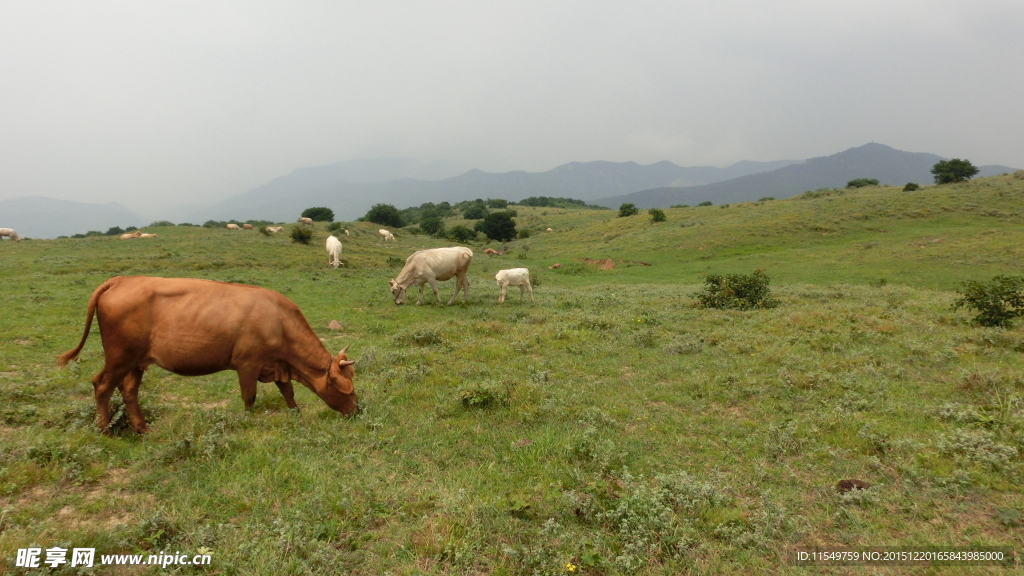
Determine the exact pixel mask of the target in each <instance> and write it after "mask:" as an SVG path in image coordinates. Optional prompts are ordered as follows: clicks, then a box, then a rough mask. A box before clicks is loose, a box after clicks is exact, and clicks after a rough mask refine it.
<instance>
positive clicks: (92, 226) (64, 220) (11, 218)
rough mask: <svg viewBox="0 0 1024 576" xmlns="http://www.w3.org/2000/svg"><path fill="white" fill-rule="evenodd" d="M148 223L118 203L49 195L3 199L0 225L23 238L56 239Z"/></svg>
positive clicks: (0, 205) (0, 209)
mask: <svg viewBox="0 0 1024 576" xmlns="http://www.w3.org/2000/svg"><path fill="white" fill-rule="evenodd" d="M144 223H145V222H143V219H142V217H141V216H139V215H138V214H136V213H135V212H132V211H131V210H129V209H127V208H125V207H124V206H122V205H121V204H118V203H117V202H107V203H106V204H89V203H87V202H72V201H70V200H57V199H55V198H47V197H46V196H24V197H22V198H12V199H10V200H0V227H4V228H14V229H15V230H17V231H18V234H19V235H20V236H22V237H23V238H24V237H28V238H55V237H57V236H70V235H71V234H76V233H85V232H88V231H90V230H98V231H100V232H106V231H107V230H109V229H110V228H112V227H114V226H120V227H122V228H124V227H127V226H142V225H143V224H144Z"/></svg>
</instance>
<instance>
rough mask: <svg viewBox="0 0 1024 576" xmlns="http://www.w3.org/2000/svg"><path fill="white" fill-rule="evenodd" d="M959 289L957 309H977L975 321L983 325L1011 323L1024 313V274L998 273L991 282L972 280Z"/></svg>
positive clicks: (955, 308) (956, 302)
mask: <svg viewBox="0 0 1024 576" xmlns="http://www.w3.org/2000/svg"><path fill="white" fill-rule="evenodd" d="M957 293H958V294H960V298H957V299H956V301H955V302H953V309H954V310H958V309H960V308H970V309H973V310H977V311H978V312H980V314H978V315H977V316H975V317H974V321H975V322H977V323H978V324H981V325H982V326H1009V325H1010V324H1011V321H1012V320H1013V319H1014V318H1017V317H1019V316H1022V315H1024V276H995V277H994V278H992V280H991V281H990V282H988V283H985V282H978V281H975V280H968V281H966V282H964V287H963V289H961V290H957Z"/></svg>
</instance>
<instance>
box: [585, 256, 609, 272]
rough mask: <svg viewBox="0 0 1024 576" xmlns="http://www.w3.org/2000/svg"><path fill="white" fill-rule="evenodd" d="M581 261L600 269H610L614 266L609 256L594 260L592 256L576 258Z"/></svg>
mask: <svg viewBox="0 0 1024 576" xmlns="http://www.w3.org/2000/svg"><path fill="white" fill-rule="evenodd" d="M577 260H579V261H581V262H586V263H587V264H590V265H591V266H597V267H598V268H600V269H601V270H611V269H612V268H615V261H614V260H612V259H610V258H604V259H601V260H594V259H593V258H577Z"/></svg>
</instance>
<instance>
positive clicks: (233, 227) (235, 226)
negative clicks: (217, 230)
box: [225, 224, 241, 230]
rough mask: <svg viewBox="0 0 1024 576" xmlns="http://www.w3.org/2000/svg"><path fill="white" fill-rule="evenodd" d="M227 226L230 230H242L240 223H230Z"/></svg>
mask: <svg viewBox="0 0 1024 576" xmlns="http://www.w3.org/2000/svg"><path fill="white" fill-rule="evenodd" d="M225 228H227V229H228V230H241V228H240V227H239V226H238V224H228V225H227V226H225Z"/></svg>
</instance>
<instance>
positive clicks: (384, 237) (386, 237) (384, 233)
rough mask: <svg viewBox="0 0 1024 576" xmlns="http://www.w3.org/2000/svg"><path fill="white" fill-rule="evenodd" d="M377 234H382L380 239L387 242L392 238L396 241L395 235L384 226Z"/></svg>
mask: <svg viewBox="0 0 1024 576" xmlns="http://www.w3.org/2000/svg"><path fill="white" fill-rule="evenodd" d="M377 234H380V239H381V240H383V241H385V242H387V241H388V240H391V241H392V242H394V241H395V235H394V234H392V233H391V232H388V231H387V230H385V229H383V228H381V229H380V230H377Z"/></svg>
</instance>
